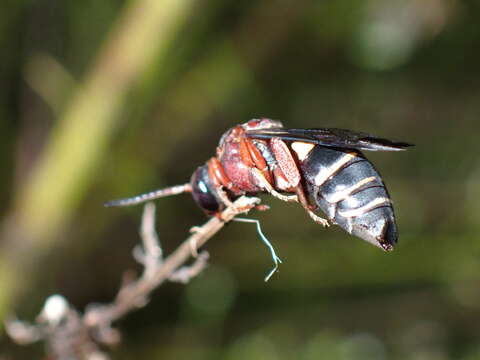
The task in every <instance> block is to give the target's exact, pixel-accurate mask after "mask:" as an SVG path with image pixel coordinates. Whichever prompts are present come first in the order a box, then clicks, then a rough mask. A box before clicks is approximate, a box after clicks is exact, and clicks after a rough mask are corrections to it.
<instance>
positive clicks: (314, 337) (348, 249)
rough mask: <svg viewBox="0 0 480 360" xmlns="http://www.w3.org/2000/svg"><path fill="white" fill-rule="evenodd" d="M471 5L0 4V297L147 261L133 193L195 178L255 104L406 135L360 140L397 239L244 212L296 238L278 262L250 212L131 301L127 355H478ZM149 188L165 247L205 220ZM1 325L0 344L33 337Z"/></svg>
mask: <svg viewBox="0 0 480 360" xmlns="http://www.w3.org/2000/svg"><path fill="white" fill-rule="evenodd" d="M479 23H480V5H479V3H478V2H477V1H473V0H472V1H467V0H463V1H461V0H424V1H420V0H418V1H414V0H406V1H404V0H385V1H375V0H368V1H361V2H360V1H347V0H336V1H303V2H299V1H294V0H273V1H219V0H213V1H205V0H200V1H193V0H156V1H155V0H131V1H128V2H124V1H118V0H103V1H81V2H80V1H62V2H60V1H50V0H38V1H28V0H27V1H25V0H21V1H19V0H17V1H6V2H4V3H3V4H2V11H1V12H0V49H1V50H0V149H1V151H0V157H1V160H2V162H1V163H2V164H4V166H2V168H1V170H2V176H1V177H0V186H1V189H2V191H0V198H1V201H0V211H1V216H2V221H1V227H0V234H1V245H0V280H1V281H0V315H1V316H2V318H4V317H5V316H6V315H8V314H10V313H12V312H15V313H16V314H17V315H18V316H19V317H20V318H22V319H26V320H33V319H34V317H35V316H36V315H37V314H38V312H39V311H40V309H41V307H42V305H43V302H44V300H45V299H46V297H48V296H49V295H51V294H54V293H60V294H62V295H64V296H65V297H66V298H67V299H68V300H69V301H70V302H71V303H72V304H73V305H74V306H75V307H76V308H77V309H79V310H82V309H83V308H84V307H85V306H86V305H87V304H88V303H90V302H108V301H110V300H111V299H112V298H113V296H114V295H115V292H116V290H117V289H118V286H119V283H120V278H121V275H122V273H123V272H124V271H125V270H128V269H137V270H140V269H139V267H138V265H137V264H136V263H135V262H134V260H133V258H132V256H131V249H132V248H133V247H134V246H135V244H136V243H137V242H138V241H139V239H138V235H137V229H138V226H139V223H140V215H141V206H138V207H132V208H109V209H106V208H103V207H102V203H103V202H104V201H105V200H109V199H112V198H118V197H124V196H130V195H134V194H137V193H141V192H144V191H148V190H152V189H155V188H160V187H163V186H167V185H174V184H179V183H183V182H185V181H187V180H188V179H189V177H190V175H191V173H192V172H193V170H194V169H195V168H196V166H198V165H200V164H202V163H203V162H205V161H206V160H207V159H208V158H209V157H210V156H212V155H213V154H214V149H215V146H216V145H217V142H218V140H219V138H220V136H221V134H222V133H223V132H224V131H225V130H226V129H228V128H229V127H231V126H233V125H235V124H237V123H242V122H245V121H247V120H248V119H251V118H254V117H260V116H266V117H271V118H275V119H279V120H282V121H283V122H284V124H285V125H286V126H288V127H340V128H349V129H354V130H361V131H366V132H370V133H373V134H375V135H379V136H383V137H388V138H393V139H399V140H404V141H408V142H412V143H415V144H416V145H417V146H416V147H415V148H412V149H409V150H408V151H407V152H405V153H373V154H367V155H368V156H369V159H370V160H371V161H372V162H374V163H375V164H376V166H377V168H378V169H379V170H380V172H381V173H382V175H383V177H384V180H385V182H386V183H387V185H388V188H389V190H390V194H391V196H392V198H393V201H394V203H395V208H396V214H397V220H398V225H399V228H400V243H399V245H398V247H397V249H396V251H395V252H394V253H391V254H385V253H383V252H381V251H380V250H379V249H377V248H374V247H373V246H370V245H369V244H367V243H365V242H363V241H361V240H358V239H356V238H353V237H351V236H349V235H348V234H346V233H345V232H344V231H342V230H340V229H339V228H336V227H333V228H330V229H323V228H321V227H320V226H319V225H317V224H315V223H313V222H312V221H311V220H310V219H309V218H308V216H307V215H306V214H305V213H304V212H303V210H302V209H301V208H300V207H299V206H298V205H297V206H295V205H293V204H286V203H282V202H280V201H278V200H276V199H273V198H270V197H264V201H265V203H268V204H269V205H271V206H272V209H271V210H270V211H268V212H266V213H258V212H253V213H251V214H250V216H251V217H253V218H257V219H260V220H261V222H262V226H263V230H264V232H265V233H266V234H267V236H268V237H269V239H270V240H271V241H272V243H273V244H274V246H275V247H276V250H277V252H278V253H279V255H280V257H281V258H282V259H283V260H284V264H282V265H281V268H280V272H279V273H277V274H275V275H274V277H273V278H272V279H271V281H270V282H268V283H266V284H265V283H264V282H263V277H264V275H265V274H266V273H267V272H268V271H269V269H270V267H271V260H270V258H269V254H268V252H267V250H266V248H265V247H264V245H263V244H262V243H261V241H260V239H259V237H258V235H257V233H256V230H255V227H254V225H251V224H243V223H232V224H230V225H229V226H227V227H226V228H225V229H223V230H222V231H221V232H220V234H218V235H217V236H216V237H215V238H214V239H212V241H211V242H209V244H208V246H207V248H208V250H209V251H210V254H211V260H210V262H211V266H210V267H209V268H208V269H207V271H205V272H204V273H203V274H202V275H201V276H200V277H198V278H196V279H195V280H194V281H192V282H191V283H190V284H188V285H187V286H183V285H179V284H172V283H169V284H165V285H164V286H162V287H161V288H160V289H158V290H157V291H156V292H155V294H154V296H153V298H152V301H151V303H150V304H149V306H147V307H146V308H143V309H141V310H140V311H137V312H135V313H132V314H130V315H129V316H128V317H127V318H125V319H124V320H123V321H121V322H120V323H119V324H118V326H119V327H120V328H121V330H122V332H123V335H124V340H123V343H122V344H121V345H120V346H119V347H118V348H117V349H116V350H115V351H114V352H113V355H114V358H116V359H130V358H132V357H134V356H135V357H136V358H138V359H140V358H142V359H143V358H145V359H151V358H160V357H162V358H164V359H192V358H194V359H228V360H236V359H246V358H251V359H272V360H273V359H274V360H276V359H305V360H310V359H341V360H343V359H368V360H371V359H375V360H376V359H378V360H383V359H407V360H410V359H412V360H420V359H421V360H429V359H435V360H438V359H440V360H442V359H463V360H471V359H472V360H473V359H478V358H480V343H479V337H480V335H479V334H480V239H479V238H478V231H479V230H480V205H479V200H478V199H479V196H480V161H479V157H478V154H479V151H478V148H477V143H478V139H479V130H480V124H479V117H480V77H479V64H480V27H479V26H478V24H479ZM156 203H157V205H158V217H157V221H158V231H159V234H160V238H161V241H162V244H163V246H164V249H165V251H166V252H167V253H168V252H170V251H172V250H173V249H175V248H176V246H178V244H180V242H181V241H182V240H183V239H185V238H186V237H187V235H188V231H189V228H190V227H191V226H193V225H199V224H202V223H203V222H204V221H205V217H204V216H203V214H202V213H201V212H200V211H199V210H198V209H197V208H196V206H195V204H194V203H193V201H192V199H191V198H190V197H189V196H188V195H184V196H177V197H174V198H166V199H162V200H159V201H157V202H156ZM42 346H43V345H42V344H38V345H35V346H29V347H23V348H21V347H19V346H17V345H14V344H12V343H11V341H10V340H9V339H7V338H6V336H5V335H3V336H2V337H1V338H0V359H2V360H3V359H32V358H40V357H41V356H42V354H43V348H42Z"/></svg>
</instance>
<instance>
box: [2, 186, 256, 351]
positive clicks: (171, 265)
mask: <svg viewBox="0 0 480 360" xmlns="http://www.w3.org/2000/svg"><path fill="white" fill-rule="evenodd" d="M259 203H260V199H258V198H254V197H246V196H244V197H241V198H239V199H237V200H236V201H235V202H234V203H233V204H232V206H229V207H228V208H226V209H225V210H224V211H223V212H222V213H221V214H220V215H219V216H218V217H217V216H215V217H212V218H211V219H210V220H208V221H207V222H206V223H205V224H204V225H202V226H200V227H195V228H194V230H193V233H192V235H191V236H190V237H189V238H188V239H186V240H185V241H184V242H183V243H182V244H181V245H180V246H179V247H178V248H177V249H176V250H175V251H174V252H173V253H172V254H170V255H169V256H168V257H166V258H165V259H163V258H162V249H161V246H160V243H159V240H158V236H157V233H156V231H155V206H154V205H153V204H152V203H148V204H146V205H145V210H144V214H143V219H142V227H141V231H140V236H141V239H142V248H141V249H140V248H138V247H137V248H136V249H134V256H135V258H136V259H137V261H139V262H140V263H141V264H142V265H143V267H144V269H143V273H142V275H141V276H140V277H139V278H137V279H135V280H129V281H123V283H122V285H121V287H120V289H119V291H118V293H117V295H116V297H115V299H114V301H113V302H112V303H110V304H90V305H89V306H87V308H86V310H85V313H84V314H83V316H82V315H81V314H79V313H78V312H77V311H75V310H74V309H73V308H72V307H71V306H70V305H69V304H68V302H67V301H66V300H65V298H63V297H61V296H60V295H53V296H51V297H50V298H49V299H48V300H47V301H46V303H45V306H44V309H43V310H42V313H41V314H40V315H39V317H38V318H37V320H36V324H34V325H32V324H27V323H25V322H21V321H19V320H16V319H11V320H9V321H7V324H6V330H7V333H8V334H9V335H10V337H11V338H12V339H13V340H15V341H16V342H17V343H19V344H23V345H24V344H29V343H32V342H35V341H39V340H43V341H45V342H46V344H47V349H48V351H49V355H50V356H51V357H52V358H54V359H60V360H64V359H70V360H72V359H89V360H91V359H108V357H107V355H106V354H104V353H102V352H100V351H99V348H98V346H97V345H98V344H101V345H115V344H117V343H118V342H119V341H120V334H119V332H118V331H117V330H115V329H114V328H112V324H113V323H114V322H115V321H117V320H119V319H121V318H122V317H124V316H125V315H127V314H128V313H129V312H131V311H133V310H135V309H137V308H139V307H142V306H145V305H146V304H147V303H148V301H149V296H150V295H151V293H152V291H153V290H155V289H156V288H157V287H159V286H160V285H161V284H162V283H164V282H165V281H166V280H170V281H178V282H182V283H186V282H188V281H189V280H190V279H191V278H193V277H195V276H196V275H198V274H199V273H200V272H201V271H202V270H203V269H204V268H205V267H206V264H207V260H208V254H207V253H206V252H200V254H198V256H196V258H195V261H194V262H193V264H191V265H189V266H185V265H184V264H185V263H186V262H187V261H188V260H189V259H190V258H191V257H192V256H194V255H196V254H197V252H196V251H197V248H199V247H201V246H203V245H204V244H205V243H206V242H207V241H208V240H209V239H210V238H211V237H212V236H214V235H215V234H216V233H217V232H218V231H219V230H221V229H222V227H223V226H224V225H225V224H226V223H227V222H229V221H231V220H232V219H233V218H234V217H235V216H237V215H239V214H244V213H247V212H248V211H249V210H250V209H252V208H253V207H255V206H256V205H258V204H259Z"/></svg>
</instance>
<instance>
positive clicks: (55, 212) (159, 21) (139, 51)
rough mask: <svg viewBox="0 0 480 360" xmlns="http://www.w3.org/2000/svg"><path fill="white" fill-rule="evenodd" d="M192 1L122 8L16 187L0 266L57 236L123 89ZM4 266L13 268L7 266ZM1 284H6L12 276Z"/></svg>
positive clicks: (111, 125) (148, 0)
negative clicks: (43, 146) (22, 181)
mask: <svg viewBox="0 0 480 360" xmlns="http://www.w3.org/2000/svg"><path fill="white" fill-rule="evenodd" d="M191 3H192V1H191V0H138V1H133V2H131V4H130V5H129V6H128V7H127V8H126V9H125V11H124V13H123V15H121V17H120V18H119V20H118V22H117V24H116V25H115V26H114V28H113V30H112V32H111V34H110V35H109V37H108V38H107V41H106V43H105V46H104V48H103V49H102V50H101V52H100V54H99V56H98V58H97V61H96V62H95V63H94V64H93V66H92V69H91V71H90V72H89V73H88V74H87V76H86V78H85V81H84V82H83V83H82V84H81V85H80V86H79V87H78V89H77V90H76V93H75V94H74V95H73V97H72V100H71V102H70V105H69V106H67V109H66V111H65V113H64V115H63V116H62V117H61V118H60V119H59V121H58V123H57V125H56V127H55V128H54V129H53V131H52V134H51V139H50V141H49V143H48V144H47V147H46V149H45V152H44V154H43V155H42V156H41V158H40V160H39V162H38V163H37V166H36V168H35V169H34V171H33V172H32V174H31V176H30V178H29V179H28V180H27V182H26V183H25V184H24V185H23V186H22V187H21V188H20V189H19V191H18V197H17V199H16V202H15V209H14V220H13V223H12V222H10V223H9V224H8V225H9V226H8V228H7V229H6V230H7V234H6V240H7V241H6V242H5V243H4V244H3V249H2V259H0V261H1V263H2V264H3V269H4V270H6V269H7V268H8V267H9V266H12V269H14V268H16V267H22V266H23V265H25V264H23V262H24V261H25V260H28V259H25V257H22V256H21V255H22V254H21V252H22V249H26V248H28V251H29V252H31V253H33V254H36V253H37V252H39V253H42V252H43V251H42V250H45V249H46V248H48V247H49V246H51V244H52V243H53V242H55V241H56V240H58V238H57V236H56V235H58V233H59V231H60V230H61V229H62V228H63V227H64V226H65V224H66V222H67V221H68V220H69V218H70V216H71V215H72V213H73V211H74V210H75V208H76V207H77V205H78V203H79V201H80V199H81V197H82V195H83V193H84V192H85V191H86V189H87V187H88V185H89V183H90V182H91V179H92V178H93V176H95V171H96V170H98V164H99V162H100V160H101V157H102V154H103V153H104V152H105V150H106V147H107V146H108V143H109V139H110V137H111V136H112V134H113V131H114V129H115V125H116V123H117V122H118V118H119V117H118V115H119V113H120V111H121V110H122V103H123V100H124V98H125V96H126V94H127V92H128V90H129V88H130V87H131V85H132V83H133V81H134V80H135V78H136V77H137V76H138V75H139V74H140V73H141V72H142V71H143V70H144V69H145V68H146V66H147V65H148V64H149V63H150V62H151V61H152V60H153V57H154V56H155V55H156V60H157V61H161V58H162V56H160V55H159V54H162V51H166V49H167V48H168V45H169V43H170V41H171V40H172V38H173V36H174V34H175V32H176V30H177V29H178V28H179V26H180V25H181V23H182V21H183V20H184V19H185V17H186V15H187V14H188V12H189V11H188V10H189V9H190V5H191ZM11 220H12V219H11ZM12 228H14V229H15V230H14V231H15V232H16V233H17V235H18V231H19V230H20V231H21V233H22V236H21V237H20V238H18V237H17V236H13V234H12V233H11V231H10V236H9V234H8V232H9V229H12ZM19 242H21V244H19ZM19 248H20V249H19ZM19 252H20V254H19ZM19 255H20V256H19ZM23 255H25V254H23ZM27 258H28V256H27ZM9 260H11V261H9ZM27 262H28V261H27ZM6 264H9V266H7V265H6ZM10 273H15V272H14V271H11V269H10ZM7 274H8V273H7ZM5 277H7V278H8V277H9V276H8V275H6V273H3V274H0V278H2V279H3V280H5V279H4V278H5ZM16 280H18V279H16ZM4 284H7V286H8V284H11V281H6V282H5V283H4ZM0 294H1V295H0V312H3V311H2V310H4V309H5V305H6V303H8V297H9V296H10V291H6V290H5V289H2V291H1V292H0Z"/></svg>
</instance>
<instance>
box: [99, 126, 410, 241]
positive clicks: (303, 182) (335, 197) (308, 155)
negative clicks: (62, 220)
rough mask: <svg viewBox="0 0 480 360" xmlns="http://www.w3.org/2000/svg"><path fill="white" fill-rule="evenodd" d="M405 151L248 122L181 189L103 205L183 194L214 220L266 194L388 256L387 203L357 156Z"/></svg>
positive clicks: (369, 167) (376, 178)
mask: <svg viewBox="0 0 480 360" xmlns="http://www.w3.org/2000/svg"><path fill="white" fill-rule="evenodd" d="M409 146H412V145H411V144H408V143H405V142H395V141H392V140H388V139H382V138H379V137H375V136H372V135H369V134H366V133H362V132H354V131H351V130H344V129H335V128H315V129H288V128H284V127H283V125H282V123H281V122H279V121H276V120H272V119H268V118H260V119H252V120H250V121H248V122H246V123H244V124H240V125H237V126H235V127H233V128H231V129H229V130H228V131H227V132H226V133H225V134H224V135H223V136H222V137H221V139H220V143H219V145H218V147H217V149H216V154H215V156H213V157H212V158H210V159H209V160H208V161H207V162H206V163H205V164H204V165H202V166H200V167H198V168H197V169H196V170H195V172H194V173H193V175H192V177H191V179H190V182H189V183H187V184H184V185H178V186H173V187H169V188H166V189H160V190H156V191H153V192H149V193H146V194H142V195H138V196H135V197H131V198H126V199H120V200H113V201H110V202H108V203H106V205H107V206H126V205H133V204H138V203H142V202H145V201H149V200H152V199H156V198H159V197H163V196H169V195H176V194H180V193H185V192H190V193H191V194H192V196H193V199H194V200H195V202H196V203H197V204H198V206H199V207H200V208H201V209H202V210H203V211H204V212H205V213H206V214H207V215H209V216H214V215H217V214H219V213H220V212H221V211H222V210H224V209H225V208H226V207H227V206H229V205H230V204H231V203H232V201H234V200H235V199H236V198H238V197H240V196H243V195H247V196H248V195H251V196H253V195H255V194H258V193H268V194H270V195H272V196H273V197H275V198H278V199H280V200H283V201H288V202H297V203H299V204H300V205H301V206H302V207H303V208H304V209H305V211H306V212H307V214H308V215H309V216H310V217H311V218H312V219H313V220H314V221H316V222H317V223H319V224H321V225H323V226H329V225H331V224H334V225H338V226H340V227H341V228H343V229H344V230H345V231H347V232H348V233H349V234H352V235H354V236H357V237H359V238H361V239H363V240H365V241H368V242H369V243H371V244H373V245H375V246H378V247H379V248H381V249H383V250H385V251H391V250H393V248H394V245H395V244H396V243H397V241H398V229H397V224H396V220H395V214H394V210H393V205H392V200H391V198H390V195H389V194H388V191H387V188H386V187H385V184H384V182H383V180H382V177H381V176H380V174H379V173H378V171H377V170H376V169H375V167H374V166H373V164H372V163H371V162H370V161H368V160H367V158H366V157H365V156H364V155H363V153H362V151H401V150H405V149H406V148H407V147H409ZM323 216H325V217H323Z"/></svg>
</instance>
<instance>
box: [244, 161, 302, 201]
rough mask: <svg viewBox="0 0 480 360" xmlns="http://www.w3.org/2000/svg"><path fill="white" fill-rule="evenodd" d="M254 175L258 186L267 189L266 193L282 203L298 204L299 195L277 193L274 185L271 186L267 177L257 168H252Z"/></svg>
mask: <svg viewBox="0 0 480 360" xmlns="http://www.w3.org/2000/svg"><path fill="white" fill-rule="evenodd" d="M252 174H253V176H254V177H255V180H256V181H257V184H258V185H259V186H260V187H262V188H263V189H265V191H266V192H268V193H269V194H270V195H272V196H273V197H276V198H277V199H280V200H282V201H287V202H298V196H297V195H283V194H280V193H279V192H278V191H276V190H275V189H274V188H273V186H272V184H270V183H269V182H268V181H267V179H266V178H265V176H263V174H262V172H261V171H260V170H259V169H257V168H252Z"/></svg>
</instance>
